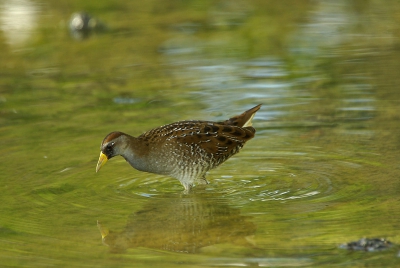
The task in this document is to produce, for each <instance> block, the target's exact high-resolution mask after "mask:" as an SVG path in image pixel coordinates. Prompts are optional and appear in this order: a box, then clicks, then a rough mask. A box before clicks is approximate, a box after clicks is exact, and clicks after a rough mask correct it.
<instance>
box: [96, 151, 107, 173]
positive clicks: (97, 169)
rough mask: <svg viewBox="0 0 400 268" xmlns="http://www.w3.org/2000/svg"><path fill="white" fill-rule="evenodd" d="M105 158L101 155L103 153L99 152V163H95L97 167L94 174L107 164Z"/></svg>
mask: <svg viewBox="0 0 400 268" xmlns="http://www.w3.org/2000/svg"><path fill="white" fill-rule="evenodd" d="M107 160H108V158H107V156H106V155H105V154H103V152H100V157H99V161H98V162H97V167H96V173H97V172H98V171H99V170H100V169H101V167H102V166H104V165H105V164H106V163H107Z"/></svg>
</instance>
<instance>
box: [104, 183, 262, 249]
mask: <svg viewBox="0 0 400 268" xmlns="http://www.w3.org/2000/svg"><path fill="white" fill-rule="evenodd" d="M199 190H200V189H197V191H196V192H193V193H190V194H183V195H172V194H170V195H160V196H157V197H155V198H150V199H149V200H148V201H147V203H145V205H144V206H143V208H142V209H141V210H139V211H137V212H135V213H133V214H132V215H130V216H129V217H128V220H127V224H126V226H125V228H124V230H122V231H119V232H115V231H112V230H108V229H107V228H106V227H105V226H104V225H103V224H101V221H99V222H98V227H99V230H100V232H101V235H102V237H103V243H104V244H105V245H107V246H109V247H110V250H111V251H112V252H117V253H121V252H124V251H126V249H127V248H135V247H146V248H153V249H161V250H168V251H174V252H184V253H199V252H202V251H204V248H206V247H209V248H211V247H212V246H214V245H216V244H224V243H231V244H233V245H236V246H246V247H254V246H255V244H254V241H252V236H253V235H254V233H255V231H256V226H255V224H254V223H252V222H251V218H250V217H246V216H242V215H241V214H240V210H239V209H237V208H233V207H232V206H231V205H229V204H228V203H227V202H226V201H225V200H224V199H223V198H222V197H220V198H218V197H216V196H215V194H210V193H208V194H207V193H206V192H204V191H201V190H200V191H199ZM209 250H210V249H209Z"/></svg>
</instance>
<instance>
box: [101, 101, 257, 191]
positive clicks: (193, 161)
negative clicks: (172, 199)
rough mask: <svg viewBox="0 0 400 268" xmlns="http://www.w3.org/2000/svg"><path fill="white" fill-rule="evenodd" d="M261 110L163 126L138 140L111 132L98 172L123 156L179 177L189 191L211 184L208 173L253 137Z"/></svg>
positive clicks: (137, 165)
mask: <svg viewBox="0 0 400 268" xmlns="http://www.w3.org/2000/svg"><path fill="white" fill-rule="evenodd" d="M260 107H261V104H260V105H257V106H255V107H254V108H252V109H250V110H248V111H246V112H244V113H243V114H241V115H238V116H235V117H232V118H230V119H228V120H226V121H223V122H211V121H199V120H190V121H180V122H176V123H172V124H168V125H164V126H161V127H158V128H154V129H152V130H150V131H147V132H145V133H143V134H142V135H140V136H138V137H137V138H135V137H132V136H130V135H128V134H125V133H122V132H112V133H110V134H108V135H107V136H106V137H105V138H104V140H103V142H102V144H101V153H100V159H99V162H98V165H97V168H96V171H98V170H99V169H100V168H101V166H103V165H104V163H105V162H106V161H107V159H110V158H112V157H114V156H116V155H121V156H122V157H124V158H125V159H126V160H127V161H128V162H129V163H130V164H131V166H132V167H134V168H136V169H138V170H141V171H146V172H151V173H156V174H162V175H167V176H171V177H174V178H177V179H178V180H179V181H180V182H181V183H182V185H183V186H184V187H185V189H186V190H189V189H190V188H191V187H192V186H193V184H196V183H197V184H205V183H208V182H207V180H206V178H205V174H206V172H207V171H208V170H210V169H212V168H215V167H217V166H218V165H220V164H221V163H223V162H224V161H226V160H227V159H228V158H229V157H231V156H232V155H234V154H236V153H237V152H239V150H240V149H241V148H242V147H243V145H244V144H245V143H246V142H247V141H248V140H250V139H251V138H253V137H254V134H255V129H254V128H253V127H252V126H251V120H252V118H253V116H254V114H255V113H256V112H257V111H258V110H259V109H260ZM103 161H104V162H103Z"/></svg>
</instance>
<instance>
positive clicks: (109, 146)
mask: <svg viewBox="0 0 400 268" xmlns="http://www.w3.org/2000/svg"><path fill="white" fill-rule="evenodd" d="M114 144H115V142H110V143H109V144H107V149H111V148H112V147H113V146H114Z"/></svg>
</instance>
